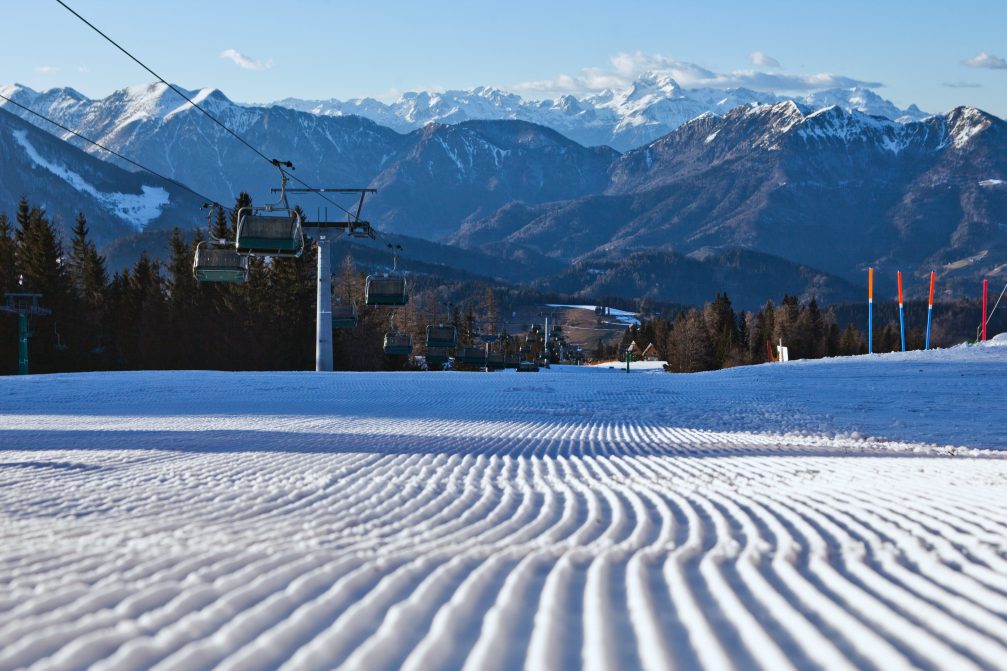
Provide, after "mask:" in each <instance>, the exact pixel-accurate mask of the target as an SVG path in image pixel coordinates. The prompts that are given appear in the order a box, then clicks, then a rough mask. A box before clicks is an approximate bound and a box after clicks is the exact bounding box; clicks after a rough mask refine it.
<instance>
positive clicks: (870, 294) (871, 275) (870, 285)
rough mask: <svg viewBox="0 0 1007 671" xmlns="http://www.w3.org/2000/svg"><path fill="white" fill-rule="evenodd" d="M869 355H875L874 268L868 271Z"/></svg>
mask: <svg viewBox="0 0 1007 671" xmlns="http://www.w3.org/2000/svg"><path fill="white" fill-rule="evenodd" d="M867 353H868V354H874V268H868V269H867Z"/></svg>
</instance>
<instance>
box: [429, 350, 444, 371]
mask: <svg viewBox="0 0 1007 671" xmlns="http://www.w3.org/2000/svg"><path fill="white" fill-rule="evenodd" d="M447 362H448V348H447V347H429V348H427V370H441V369H442V368H443V367H444V364H446V363H447Z"/></svg>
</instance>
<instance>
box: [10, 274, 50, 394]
mask: <svg viewBox="0 0 1007 671" xmlns="http://www.w3.org/2000/svg"><path fill="white" fill-rule="evenodd" d="M41 298H42V294H26V293H12V292H7V293H5V294H4V299H5V301H6V302H5V303H4V304H3V305H0V311H2V312H8V313H10V314H15V315H17V335H18V347H17V372H18V375H27V374H28V339H29V338H31V337H32V336H33V335H34V334H33V333H32V332H31V330H30V329H29V328H28V327H29V323H28V319H29V317H47V316H49V315H51V314H52V310H49V309H47V308H44V307H42V306H40V305H39V300H41Z"/></svg>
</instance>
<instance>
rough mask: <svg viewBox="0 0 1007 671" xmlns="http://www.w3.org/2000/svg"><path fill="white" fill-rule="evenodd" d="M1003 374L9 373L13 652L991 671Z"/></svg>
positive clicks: (180, 664) (2, 415) (95, 664)
mask: <svg viewBox="0 0 1007 671" xmlns="http://www.w3.org/2000/svg"><path fill="white" fill-rule="evenodd" d="M1005 379H1007V347H996V346H971V347H966V346H962V347H958V348H953V349H950V350H942V351H935V352H917V353H911V354H892V355H884V356H864V357H853V358H849V359H845V360H839V359H833V360H823V361H807V362H805V361H798V362H792V363H789V364H768V365H763V366H754V367H747V368H738V369H732V370H726V371H720V372H714V373H703V374H694V375H670V374H664V373H662V372H660V371H659V370H650V371H648V370H642V369H637V370H633V371H632V372H631V373H630V374H627V373H626V372H625V369H624V367H623V366H620V365H619V364H612V367H608V366H601V367H593V368H588V367H582V368H572V367H553V368H552V369H550V370H543V371H541V372H540V373H537V374H519V373H515V372H500V373H492V374H479V373H456V372H443V373H335V374H315V373H218V372H129V373H91V374H65V375H52V376H28V377H20V378H19V377H6V378H0V587H2V589H0V669H36V668H37V669H43V668H44V669H83V668H93V669H147V668H156V669H179V670H182V669H184V670H186V671H191V670H193V669H209V668H220V669H274V668H282V669H328V668H337V667H339V668H348V669H367V670H371V669H395V668H404V669H458V668H465V669H480V670H482V669H517V668H532V669H564V668H587V669H633V668H643V669H654V670H657V669H695V668H707V669H731V668H737V669H751V668H763V669H772V670H780V669H790V668H798V669H805V668H827V669H852V668H858V669H859V668H868V669H870V668H873V669H882V670H885V671H888V670H892V669H910V668H941V669H954V670H956V671H957V670H965V669H983V668H985V669H994V668H1004V667H1005V665H1007V496H1005V492H1007V461H1005V459H1004V456H1005V453H1004V452H1003V451H1004V450H1005V449H1007V435H1005V434H1007V432H1005V431H1004V429H1005V427H1007V422H1005V421H1004V408H1005V400H1007V391H1005V387H1004V380H1005Z"/></svg>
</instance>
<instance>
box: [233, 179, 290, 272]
mask: <svg viewBox="0 0 1007 671" xmlns="http://www.w3.org/2000/svg"><path fill="white" fill-rule="evenodd" d="M273 165H275V166H276V167H277V169H278V170H279V171H280V200H278V201H277V202H276V203H274V204H272V205H266V206H265V207H242V208H240V209H239V210H238V230H237V233H236V235H235V238H236V239H235V250H236V251H237V252H238V253H239V254H251V255H254V256H275V257H299V256H300V255H301V253H302V252H303V251H304V229H303V228H302V227H301V224H302V222H301V215H300V214H299V213H298V212H297V210H295V209H293V208H291V207H290V205H289V203H288V202H287V173H286V172H284V170H283V167H282V165H286V166H287V167H291V168H292V167H293V166H292V165H291V164H290V163H289V162H287V163H286V164H281V163H280V162H279V161H273Z"/></svg>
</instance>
